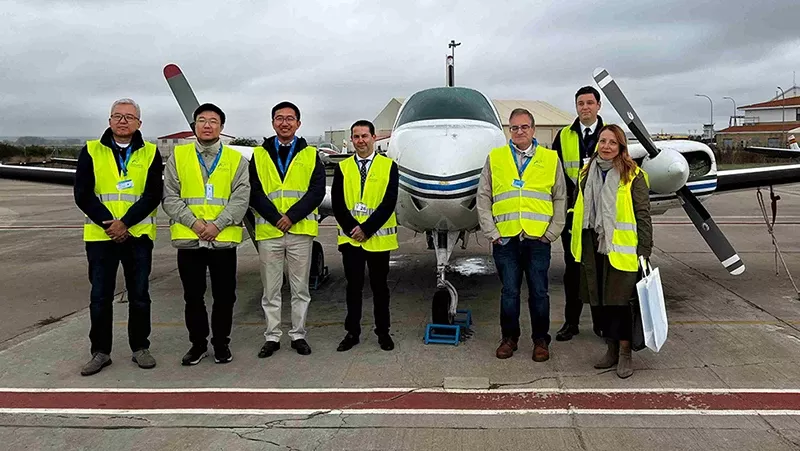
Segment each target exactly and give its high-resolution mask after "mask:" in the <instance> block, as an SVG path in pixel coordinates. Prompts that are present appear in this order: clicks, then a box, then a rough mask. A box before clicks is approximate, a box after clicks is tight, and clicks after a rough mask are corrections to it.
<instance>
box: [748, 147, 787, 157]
mask: <svg viewBox="0 0 800 451" xmlns="http://www.w3.org/2000/svg"><path fill="white" fill-rule="evenodd" d="M744 150H745V151H747V152H753V153H759V154H761V155H766V156H768V157H773V158H800V150H795V149H781V148H780V147H745V149H744Z"/></svg>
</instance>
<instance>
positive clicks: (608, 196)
mask: <svg viewBox="0 0 800 451" xmlns="http://www.w3.org/2000/svg"><path fill="white" fill-rule="evenodd" d="M603 172H606V176H605V179H604V178H603ZM619 181H620V175H619V171H617V169H616V168H615V167H614V162H613V161H606V160H603V159H602V158H600V157H599V156H598V157H597V158H595V159H593V160H592V162H591V164H590V166H589V173H588V174H587V177H586V186H585V188H584V190H583V209H584V210H583V211H584V214H583V226H582V228H583V229H593V230H594V231H595V232H596V233H597V243H598V247H597V251H598V252H600V253H601V254H604V255H608V253H609V251H610V250H611V249H612V245H611V239H612V238H613V237H614V223H615V222H616V219H617V190H618V189H619Z"/></svg>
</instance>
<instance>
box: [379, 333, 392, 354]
mask: <svg viewBox="0 0 800 451" xmlns="http://www.w3.org/2000/svg"><path fill="white" fill-rule="evenodd" d="M378 344H379V345H381V349H383V350H384V351H391V350H392V349H394V341H392V337H391V335H389V334H380V335H378Z"/></svg>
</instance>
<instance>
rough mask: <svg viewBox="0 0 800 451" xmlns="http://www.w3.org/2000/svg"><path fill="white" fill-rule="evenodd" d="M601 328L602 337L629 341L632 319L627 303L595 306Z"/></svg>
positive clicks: (631, 334) (631, 331) (631, 332)
mask: <svg viewBox="0 0 800 451" xmlns="http://www.w3.org/2000/svg"><path fill="white" fill-rule="evenodd" d="M595 309H597V316H598V319H599V320H600V327H601V328H602V329H603V337H605V338H609V339H611V340H618V341H619V340H623V341H630V340H631V337H632V336H633V320H632V318H631V307H630V306H629V305H601V306H599V307H595Z"/></svg>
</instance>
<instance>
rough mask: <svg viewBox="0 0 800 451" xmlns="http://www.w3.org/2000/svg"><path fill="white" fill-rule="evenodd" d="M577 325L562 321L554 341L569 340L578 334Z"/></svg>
mask: <svg viewBox="0 0 800 451" xmlns="http://www.w3.org/2000/svg"><path fill="white" fill-rule="evenodd" d="M579 333H580V332H579V331H578V326H577V325H573V324H570V323H564V325H563V326H561V329H560V330H559V331H558V333H556V341H570V340H572V337H574V336H575V335H578V334H579Z"/></svg>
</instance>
